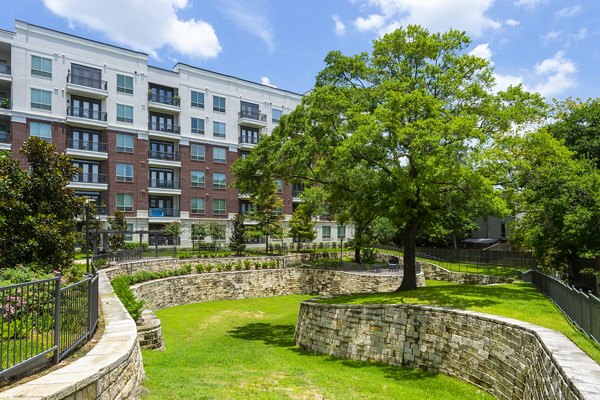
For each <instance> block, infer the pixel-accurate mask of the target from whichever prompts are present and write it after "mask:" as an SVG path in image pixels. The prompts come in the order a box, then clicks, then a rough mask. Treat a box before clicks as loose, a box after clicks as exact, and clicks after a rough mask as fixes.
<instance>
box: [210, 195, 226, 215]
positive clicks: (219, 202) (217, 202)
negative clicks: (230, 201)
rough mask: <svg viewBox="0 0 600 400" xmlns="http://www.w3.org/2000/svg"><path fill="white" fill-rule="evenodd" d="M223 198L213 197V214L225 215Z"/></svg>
mask: <svg viewBox="0 0 600 400" xmlns="http://www.w3.org/2000/svg"><path fill="white" fill-rule="evenodd" d="M226 213H227V209H226V208H225V199H213V215H225V214H226Z"/></svg>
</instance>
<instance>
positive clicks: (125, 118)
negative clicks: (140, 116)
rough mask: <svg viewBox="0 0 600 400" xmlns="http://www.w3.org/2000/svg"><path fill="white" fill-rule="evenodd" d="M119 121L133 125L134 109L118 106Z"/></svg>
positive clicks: (122, 105) (123, 105)
mask: <svg viewBox="0 0 600 400" xmlns="http://www.w3.org/2000/svg"><path fill="white" fill-rule="evenodd" d="M117 121H119V122H127V123H128V124H131V123H133V107H132V106H126V105H125V104H117Z"/></svg>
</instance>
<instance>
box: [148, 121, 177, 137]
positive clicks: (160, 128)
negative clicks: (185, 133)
mask: <svg viewBox="0 0 600 400" xmlns="http://www.w3.org/2000/svg"><path fill="white" fill-rule="evenodd" d="M148 129H149V130H151V131H156V132H167V133H175V134H177V135H179V133H180V132H181V128H180V127H179V126H177V125H173V124H159V123H158V122H148Z"/></svg>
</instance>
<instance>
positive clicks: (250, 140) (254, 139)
mask: <svg viewBox="0 0 600 400" xmlns="http://www.w3.org/2000/svg"><path fill="white" fill-rule="evenodd" d="M259 141H260V137H259V136H240V137H239V143H240V144H257V143H258V142H259Z"/></svg>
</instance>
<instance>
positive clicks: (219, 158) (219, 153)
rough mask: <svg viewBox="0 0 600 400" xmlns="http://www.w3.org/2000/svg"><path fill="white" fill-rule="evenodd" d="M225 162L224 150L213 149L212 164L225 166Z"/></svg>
mask: <svg viewBox="0 0 600 400" xmlns="http://www.w3.org/2000/svg"><path fill="white" fill-rule="evenodd" d="M226 161H227V159H226V153H225V149H224V148H223V147H213V162H216V163H219V164H225V162H226Z"/></svg>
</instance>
